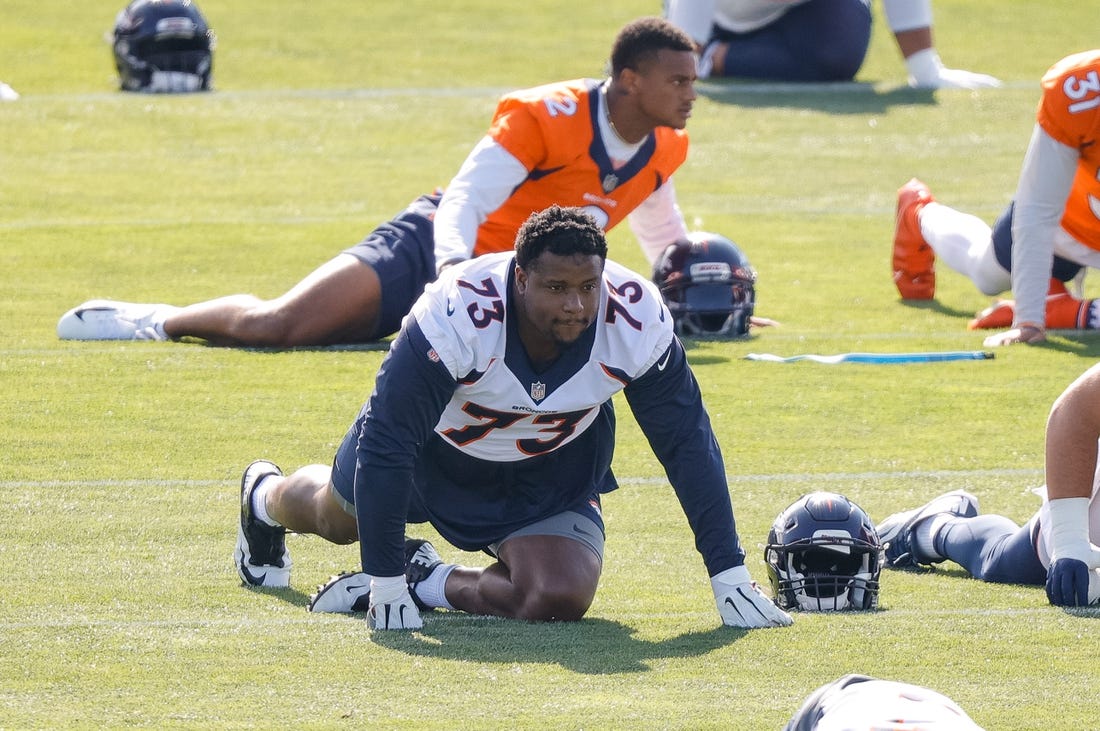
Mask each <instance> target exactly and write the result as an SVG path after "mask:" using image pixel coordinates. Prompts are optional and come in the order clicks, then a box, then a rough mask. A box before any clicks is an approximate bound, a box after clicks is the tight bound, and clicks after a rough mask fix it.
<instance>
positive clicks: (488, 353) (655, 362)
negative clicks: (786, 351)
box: [235, 206, 791, 629]
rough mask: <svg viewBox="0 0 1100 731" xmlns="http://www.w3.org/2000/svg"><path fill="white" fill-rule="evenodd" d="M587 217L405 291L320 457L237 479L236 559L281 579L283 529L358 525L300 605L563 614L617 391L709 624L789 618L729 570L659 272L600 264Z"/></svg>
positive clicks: (699, 415) (546, 223) (585, 582)
mask: <svg viewBox="0 0 1100 731" xmlns="http://www.w3.org/2000/svg"><path fill="white" fill-rule="evenodd" d="M606 256H607V242H606V239H605V238H604V235H603V232H602V230H601V228H600V226H599V225H598V223H597V222H596V220H595V219H594V218H592V217H591V216H589V215H587V214H585V213H583V212H581V211H580V210H579V209H566V208H559V207H556V206H555V207H551V208H549V209H546V210H544V211H542V212H539V213H536V214H534V215H532V216H531V218H530V219H529V220H528V221H527V222H526V223H525V224H524V225H523V227H522V228H521V229H520V231H519V234H518V237H517V239H516V244H515V250H514V252H513V253H498V254H488V255H485V256H482V257H478V258H476V259H473V260H471V261H469V262H467V263H465V264H461V265H458V266H455V267H452V268H449V269H447V270H446V271H445V272H444V273H443V274H442V275H441V276H440V278H439V279H438V280H437V281H436V283H434V284H432V285H430V286H429V287H428V289H427V290H426V291H425V293H424V294H423V296H421V297H420V299H419V300H417V302H416V304H415V306H414V307H413V309H412V312H411V315H410V317H408V318H407V319H406V320H405V323H404V325H403V326H402V329H401V332H400V333H399V334H398V336H397V338H396V339H395V340H394V342H393V344H392V345H391V347H390V350H389V353H388V354H387V356H386V358H385V360H384V361H383V363H382V366H381V368H380V370H379V371H378V376H377V380H376V382H375V388H374V392H373V393H372V394H371V397H370V399H369V401H368V402H367V403H366V404H365V405H364V407H363V409H362V411H361V412H360V414H359V417H358V418H357V419H356V421H355V423H354V424H353V425H352V427H351V429H350V430H349V431H348V433H347V435H346V436H345V438H344V441H343V443H342V444H341V445H340V447H339V449H338V450H337V453H336V456H335V458H334V460H333V463H332V466H331V468H330V467H326V466H324V465H312V466H308V467H304V468H302V469H300V470H298V471H297V472H295V473H293V474H291V475H289V476H286V477H283V476H282V472H281V471H280V470H279V468H278V467H276V466H275V465H274V464H272V463H271V462H266V461H257V462H253V463H252V464H251V465H250V466H249V467H248V469H247V470H246V471H245V473H244V476H243V478H242V482H241V519H240V531H239V534H238V539H237V548H236V554H235V556H236V563H237V568H238V572H239V573H240V576H241V578H242V579H243V580H244V581H245V582H246V583H248V584H252V585H258V586H287V585H288V582H289V578H290V557H289V555H288V553H287V551H286V545H285V533H286V531H293V532H297V533H314V534H317V535H320V536H321V537H323V538H325V539H327V540H329V541H332V542H334V543H352V542H354V541H356V540H358V541H359V545H360V552H361V559H362V572H361V573H352V574H344V575H341V576H338V577H334V578H333V579H332V580H331V581H330V582H329V583H328V584H326V585H325V586H323V587H322V588H321V589H320V590H319V592H318V593H317V594H316V595H315V596H314V597H313V599H312V601H311V603H310V609H311V610H312V611H320V612H348V611H353V610H357V609H367V608H368V607H369V617H370V622H371V624H372V626H373V627H375V628H377V629H413V628H417V627H420V626H422V620H421V618H420V610H421V609H430V608H434V607H442V608H446V609H458V610H462V611H465V612H470V613H474V614H487V615H497V616H503V617H514V618H520V619H527V620H577V619H580V618H581V617H583V616H584V614H585V612H586V611H587V610H588V608H589V605H590V604H591V602H592V599H593V597H594V596H595V593H596V587H597V584H598V582H599V578H600V573H601V571H602V568H603V555H604V524H603V519H602V517H601V513H600V499H601V498H600V496H601V494H602V493H605V492H608V491H610V490H613V489H615V488H616V486H617V485H616V482H615V477H614V475H613V474H612V471H611V461H612V453H613V451H614V440H615V417H614V412H613V406H612V401H611V397H612V396H613V395H614V394H616V393H618V392H619V391H623V392H624V394H625V396H626V400H627V403H628V404H629V405H630V408H631V411H632V413H633V414H634V417H635V418H636V420H637V422H638V424H639V426H640V427H641V429H642V431H643V433H644V434H645V435H646V438H647V439H648V440H649V443H650V445H651V446H652V448H653V450H654V452H655V454H656V455H657V456H658V458H659V459H660V461H661V463H662V465H664V468H665V470H666V473H667V474H668V478H669V481H670V482H671V483H672V486H673V489H674V490H675V491H676V495H677V497H678V498H679V501H680V504H681V506H682V507H683V510H684V512H685V514H686V515H687V519H688V522H689V524H690V525H691V528H692V530H693V531H694V534H695V543H696V547H697V548H698V550H699V552H700V553H701V554H702V557H703V562H704V564H705V565H706V568H707V572H708V574H709V575H710V577H711V586H712V588H713V591H714V597H715V600H716V601H717V606H718V611H719V614H720V615H721V618H722V621H723V622H724V623H725V624H728V625H733V626H736V627H769V626H779V625H786V624H790V622H791V618H790V616H789V615H788V614H787V613H785V612H783V611H782V610H780V609H779V608H777V607H776V606H775V605H774V604H773V603H772V601H771V600H770V599H769V598H768V597H767V596H765V595H764V594H763V593H761V592H760V591H759V590H758V589H757V587H756V585H755V583H754V582H753V581H752V579H751V577H750V576H749V572H748V569H747V568H746V567H745V551H744V549H743V548H742V546H741V544H740V541H739V539H738V536H737V531H736V526H735V523H734V515H733V510H732V507H731V504H730V497H729V491H728V486H727V484H726V477H725V474H726V473H725V466H724V464H723V459H722V455H721V452H720V450H719V447H718V443H717V441H716V439H715V436H714V433H713V431H712V429H711V425H710V420H709V417H708V416H707V413H706V411H705V409H704V407H703V402H702V397H701V394H700V391H699V387H698V384H697V382H696V380H695V377H694V375H693V374H692V372H691V369H690V367H689V366H688V363H687V359H686V356H685V353H684V349H683V347H682V345H681V344H680V341H679V340H678V339H677V338H676V336H675V334H674V332H673V324H672V317H671V315H670V314H669V311H668V309H667V307H665V306H664V304H663V303H662V301H661V298H660V295H659V294H658V293H657V291H656V289H655V287H654V286H653V285H652V284H651V283H650V282H649V281H648V279H646V278H645V277H642V276H639V275H637V274H635V273H633V272H631V271H629V270H627V269H625V268H623V267H622V266H619V265H618V264H615V263H614V262H610V261H606ZM423 522H430V523H431V524H432V526H434V527H435V529H436V530H437V531H438V532H439V533H440V535H442V536H443V537H444V538H446V539H447V540H448V541H449V542H450V543H451V544H453V545H454V546H456V547H457V548H460V549H462V550H465V551H482V550H484V551H487V552H489V553H490V554H491V555H493V556H494V557H495V558H496V562H495V563H492V564H491V565H489V566H488V567H487V568H483V569H482V568H468V567H463V566H458V565H455V564H448V563H443V562H442V561H441V560H440V558H439V556H438V555H437V553H436V551H435V548H434V547H433V546H432V545H431V544H430V543H427V542H426V541H418V540H406V539H405V535H406V524H408V523H423Z"/></svg>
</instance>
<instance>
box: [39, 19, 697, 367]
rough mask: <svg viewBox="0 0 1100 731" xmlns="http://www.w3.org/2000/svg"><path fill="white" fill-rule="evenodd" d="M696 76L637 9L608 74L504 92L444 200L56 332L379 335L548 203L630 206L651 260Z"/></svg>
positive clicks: (684, 44)
mask: <svg viewBox="0 0 1100 731" xmlns="http://www.w3.org/2000/svg"><path fill="white" fill-rule="evenodd" d="M694 83H695V61H694V56H693V54H692V44H691V39H690V38H688V37H687V35H686V34H684V33H683V32H682V31H680V30H679V29H678V28H676V27H675V26H674V25H672V24H671V23H669V22H667V21H665V20H663V19H661V18H641V19H639V20H635V21H633V22H631V23H628V24H627V25H626V26H624V27H623V28H622V30H621V31H620V32H619V33H618V35H617V37H616V38H615V41H614V44H613V47H612V49H611V75H610V77H609V78H607V79H604V80H597V79H577V80H573V81H565V82H560V83H555V84H548V85H546V86H540V87H536V88H533V89H525V90H521V91H517V92H515V93H512V94H508V95H506V96H504V97H503V98H502V99H501V100H500V102H499V104H498V105H497V109H496V113H495V115H494V116H493V121H492V123H491V126H490V128H489V132H488V134H487V135H486V136H485V137H483V138H482V140H481V141H480V142H479V143H478V144H477V146H476V147H475V148H474V149H473V151H472V152H470V154H469V156H468V157H467V158H466V161H465V162H464V163H463V165H462V167H461V169H460V170H459V171H458V174H457V175H456V176H455V177H454V179H453V180H452V181H451V183H450V185H449V186H448V187H447V190H446V192H445V193H443V195H442V200H441V199H440V197H439V196H438V195H434V196H423V197H421V198H419V199H417V200H416V201H414V202H413V203H412V204H411V205H410V206H409V207H408V208H407V209H406V210H405V211H404V212H402V213H401V214H399V215H398V216H397V217H396V218H394V219H393V220H391V221H389V222H387V223H384V224H382V225H381V226H379V227H378V228H377V229H375V230H374V231H373V232H372V233H371V234H370V235H368V236H367V237H366V238H365V239H364V240H363V241H361V242H360V243H359V244H358V245H356V246H354V247H352V248H350V249H347V250H346V251H344V252H343V253H341V254H339V255H337V256H336V258H334V259H332V260H331V261H329V262H327V263H325V264H323V265H322V266H321V267H320V268H318V269H317V270H315V271H314V272H313V273H311V274H310V275H308V276H307V277H306V278H305V279H303V280H302V281H300V282H299V283H298V284H297V285H295V286H294V287H292V288H291V289H290V291H288V292H287V293H285V294H284V295H282V296H281V297H278V298H276V299H273V300H262V299H259V298H258V297H255V296H252V295H247V294H239V295H230V296H228V297H221V298H218V299H215V300H211V301H208V302H201V303H198V304H193V305H190V306H188V307H182V308H180V307H173V306H169V305H156V304H133V303H127V302H117V301H112V300H92V301H89V302H85V303H84V304H82V305H80V306H79V307H76V308H74V309H72V310H70V311H69V312H66V313H65V314H64V315H63V316H62V317H61V319H60V321H59V322H58V326H57V333H58V337H60V338H62V339H71V340H130V339H135V338H139V339H155V340H165V339H178V338H184V337H194V338H200V339H203V340H206V341H208V342H210V343H213V344H218V345H230V346H262V347H263V346H266V347H292V346H303V345H329V344H333V343H360V342H369V341H372V340H377V339H379V338H383V337H386V336H388V335H391V334H393V333H394V332H396V331H397V330H398V328H399V327H400V325H401V318H402V317H404V315H405V314H406V313H407V312H408V311H409V308H410V307H411V306H412V303H413V302H414V301H415V300H416V298H417V296H418V295H419V294H420V292H421V291H423V288H424V285H425V284H426V283H427V282H430V281H432V280H433V279H435V277H436V275H437V273H438V270H439V269H442V268H444V267H446V266H449V265H451V264H453V263H455V262H459V261H463V260H465V259H468V258H470V257H471V256H477V255H480V254H484V253H487V252H493V251H505V250H510V249H511V248H512V245H513V243H514V241H515V234H516V231H517V230H518V228H519V226H520V224H522V223H523V221H524V220H525V219H526V218H527V216H528V215H529V214H530V213H531V212H532V211H536V210H541V209H543V208H545V207H546V206H548V205H550V204H552V203H556V204H560V205H566V206H578V207H583V208H584V209H585V210H586V211H588V212H589V213H591V214H592V215H593V216H594V217H595V218H596V220H597V221H598V222H599V223H600V225H601V226H603V227H604V229H605V230H606V229H610V228H612V227H613V226H615V225H616V224H618V223H619V222H620V221H622V220H623V219H625V218H627V217H628V215H629V224H630V226H631V229H632V230H633V231H634V233H635V235H636V236H637V238H638V241H639V243H640V244H641V246H642V249H643V250H644V251H645V253H646V256H647V258H648V260H649V261H650V262H651V263H652V262H653V261H654V260H655V259H656V258H657V256H658V255H659V254H660V253H661V252H662V251H663V250H664V248H665V247H666V246H667V245H668V244H669V243H671V242H673V241H677V240H680V239H684V238H686V237H687V234H688V231H687V227H686V226H685V224H684V219H683V216H682V214H681V212H680V209H679V206H678V205H677V202H676V193H675V188H674V186H673V183H672V175H673V173H674V172H675V171H676V170H677V169H678V168H679V167H680V165H681V164H682V163H683V162H684V159H685V158H686V157H687V151H688V137H687V134H686V132H684V128H685V127H686V125H687V121H688V118H689V117H690V116H691V111H692V105H693V104H694V102H695V98H696V94H695V89H694Z"/></svg>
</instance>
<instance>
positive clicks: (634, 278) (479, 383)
mask: <svg viewBox="0 0 1100 731" xmlns="http://www.w3.org/2000/svg"><path fill="white" fill-rule="evenodd" d="M514 267H515V261H514V255H513V253H512V252H503V253H500V254H489V255H484V256H481V257H478V258H477V259H474V260H473V261H471V262H470V263H469V264H468V265H467V266H464V267H458V268H454V269H448V270H445V271H444V272H443V274H442V275H441V276H440V278H439V279H438V280H436V281H435V282H433V283H432V284H430V285H428V287H427V289H426V290H425V293H424V296H423V297H421V298H420V299H419V300H418V301H417V303H416V305H415V306H414V307H413V309H412V312H411V313H410V317H413V318H415V319H416V322H417V324H418V325H419V326H420V329H421V331H422V332H423V334H424V336H425V337H426V338H427V340H428V342H429V343H430V344H431V346H432V352H431V353H430V354H429V357H431V358H432V359H433V360H435V359H438V361H439V362H441V363H442V364H443V365H444V366H445V367H446V368H447V370H448V371H449V372H450V374H451V376H452V377H454V379H455V380H456V381H457V382H458V387H457V389H456V390H455V393H454V396H453V397H452V398H451V401H450V403H448V404H447V407H446V408H445V409H444V411H443V415H442V416H441V418H440V419H439V422H438V423H437V425H436V427H435V431H436V433H437V434H439V435H440V436H441V437H442V438H443V439H445V440H446V441H447V442H448V443H450V444H452V445H454V446H455V447H456V448H457V449H459V450H461V451H462V452H464V453H465V454H467V455H469V456H472V457H476V458H479V459H484V460H490V461H495V462H512V461H517V460H522V459H527V458H529V457H532V456H536V455H539V454H544V453H547V452H550V451H553V450H555V449H557V448H559V447H561V446H563V445H565V444H568V443H569V442H570V441H572V440H573V439H575V438H576V437H577V435H578V434H580V433H581V432H583V431H584V430H585V429H587V428H588V427H589V426H591V424H592V422H593V420H594V419H595V418H596V415H597V413H598V411H599V407H600V405H601V404H602V403H604V402H605V401H607V400H608V399H609V398H611V397H612V396H613V395H615V394H616V393H618V392H619V391H621V390H622V389H623V388H624V387H625V386H626V384H627V383H629V382H630V381H631V380H632V379H634V378H636V377H637V376H640V375H641V374H643V373H645V372H646V371H647V370H648V369H649V368H650V367H652V366H653V365H654V363H657V362H658V360H659V359H660V358H661V357H662V356H665V357H667V355H668V353H669V352H671V351H669V345H670V344H671V342H672V339H673V327H672V318H671V315H670V314H669V312H668V310H667V309H666V308H665V306H664V303H663V301H662V299H661V296H660V294H659V293H658V292H657V289H656V287H654V286H653V284H652V283H651V282H650V281H649V280H648V279H646V278H645V277H643V276H642V275H640V274H638V273H636V272H633V271H631V270H629V269H627V268H626V267H623V266H621V265H619V264H616V263H615V262H612V261H608V262H607V263H606V265H605V268H604V273H603V284H602V287H601V289H602V292H601V296H600V305H599V312H598V314H597V316H596V321H595V328H594V329H593V330H590V331H589V332H588V333H586V334H585V335H584V336H582V337H581V338H580V339H579V340H578V341H577V343H575V344H574V345H573V346H572V347H571V348H570V349H569V351H567V352H566V353H565V354H563V356H562V357H561V358H559V359H558V361H557V362H555V363H554V364H553V365H551V366H550V367H549V368H547V369H545V370H544V371H542V372H535V371H534V370H533V369H532V368H531V366H530V362H529V360H528V359H527V356H526V353H525V351H524V350H523V348H522V346H521V344H520V343H519V341H518V336H517V335H516V331H515V329H514V325H513V326H511V327H510V323H509V316H508V313H509V312H510V310H509V298H510V295H511V292H510V282H511V281H512V272H513V270H514ZM509 338H512V339H513V340H514V342H512V343H510V342H509Z"/></svg>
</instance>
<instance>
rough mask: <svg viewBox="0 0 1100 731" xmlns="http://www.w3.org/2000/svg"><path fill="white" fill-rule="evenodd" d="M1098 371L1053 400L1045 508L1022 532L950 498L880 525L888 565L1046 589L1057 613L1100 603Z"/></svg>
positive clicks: (957, 496)
mask: <svg viewBox="0 0 1100 731" xmlns="http://www.w3.org/2000/svg"><path fill="white" fill-rule="evenodd" d="M1098 444H1100V365H1094V366H1092V367H1091V368H1089V369H1088V370H1087V371H1085V373H1084V374H1082V375H1081V376H1080V377H1079V378H1077V380H1075V381H1074V382H1073V383H1071V384H1070V385H1069V387H1068V388H1066V390H1065V391H1064V392H1063V393H1062V394H1061V395H1060V396H1059V397H1058V398H1057V400H1055V402H1054V406H1053V408H1052V409H1051V411H1050V416H1049V418H1048V419H1047V427H1046V486H1045V489H1040V490H1038V491H1037V492H1040V493H1041V494H1042V496H1043V505H1042V506H1041V507H1040V509H1039V511H1038V512H1037V513H1036V514H1035V515H1034V516H1032V518H1031V520H1029V521H1028V522H1027V523H1025V524H1024V525H1023V526H1018V525H1017V524H1016V523H1015V522H1013V521H1012V520H1011V519H1009V518H1006V517H1004V516H1002V515H980V514H979V512H978V500H977V498H975V497H974V496H973V495H971V494H969V493H966V492H963V491H961V490H960V491H956V492H953V493H948V494H947V495H941V496H940V497H938V498H936V499H935V500H933V501H931V502H930V503H928V504H927V505H925V506H923V507H922V508H918V509H916V510H910V511H907V512H904V513H896V514H894V515H891V516H890V517H889V518H887V519H886V520H884V521H883V522H882V523H880V524H879V526H878V533H879V536H880V537H881V538H882V540H883V542H884V543H887V544H888V545H887V546H886V562H887V565H889V566H894V567H905V566H919V565H928V564H933V563H941V562H943V561H948V560H950V561H954V562H956V563H958V564H959V565H961V566H962V567H963V568H964V569H966V570H967V571H968V572H970V574H971V575H972V576H974V577H975V578H977V579H981V580H983V581H991V582H997V583H1004V584H1046V591H1047V598H1048V599H1050V603H1051V604H1056V605H1059V606H1083V605H1088V604H1096V603H1097V600H1098V599H1100V571H1098V569H1100V548H1097V547H1096V545H1095V543H1096V542H1097V541H1100V500H1098V499H1097V494H1098V484H1100V476H1098V475H1097V471H1096V466H1097V448H1098Z"/></svg>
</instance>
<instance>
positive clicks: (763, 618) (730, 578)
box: [710, 566, 794, 629]
mask: <svg viewBox="0 0 1100 731" xmlns="http://www.w3.org/2000/svg"><path fill="white" fill-rule="evenodd" d="M710 585H711V588H712V589H713V590H714V600H715V601H716V602H717V603H718V613H719V614H720V615H722V623H723V624H726V625H729V626H730V627H742V628H744V629H755V628H758V627H786V626H787V625H789V624H792V623H793V622H794V620H793V619H791V615H789V614H787V613H786V612H784V611H783V610H782V609H780V608H779V607H777V606H775V603H774V602H772V600H771V599H769V598H768V597H767V596H766V595H765V594H764V592H762V591H760V589H759V587H757V585H756V582H755V581H753V580H752V578H751V577H750V576H749V570H748V569H747V568H745V567H744V566H735V567H733V568H732V569H726V570H725V571H723V572H721V573H720V574H716V575H714V576H712V577H710Z"/></svg>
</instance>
